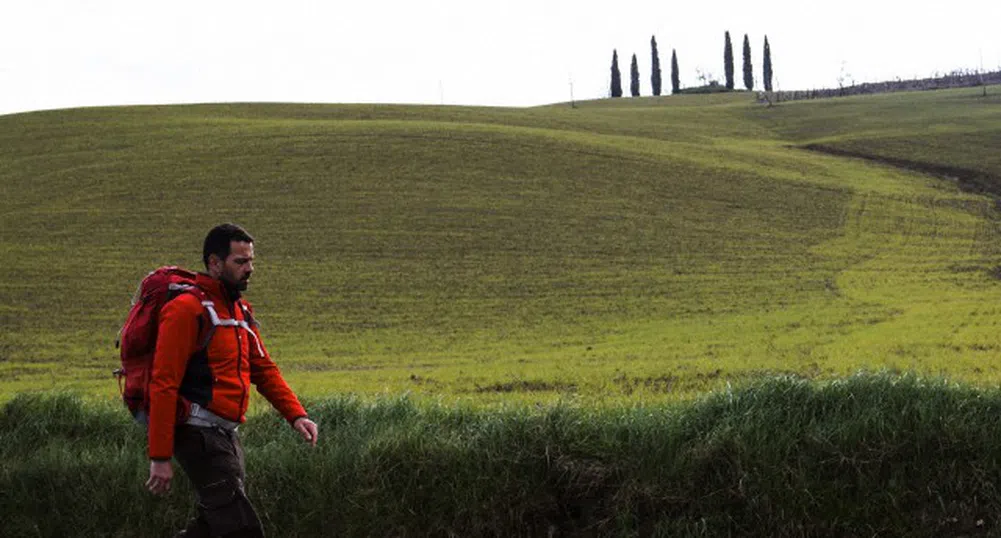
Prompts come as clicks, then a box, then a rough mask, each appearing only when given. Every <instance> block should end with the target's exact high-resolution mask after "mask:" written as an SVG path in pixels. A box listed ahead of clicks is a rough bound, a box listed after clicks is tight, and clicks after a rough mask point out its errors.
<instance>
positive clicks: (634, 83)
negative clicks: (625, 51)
mask: <svg viewBox="0 0 1001 538" xmlns="http://www.w3.org/2000/svg"><path fill="white" fill-rule="evenodd" d="M629 93H631V94H632V95H633V97H639V96H640V66H639V64H637V63H636V55H635V54H633V64H632V65H631V66H629Z"/></svg>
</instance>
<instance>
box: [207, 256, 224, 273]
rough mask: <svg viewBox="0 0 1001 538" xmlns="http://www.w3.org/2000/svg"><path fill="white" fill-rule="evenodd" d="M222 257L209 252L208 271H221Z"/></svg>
mask: <svg viewBox="0 0 1001 538" xmlns="http://www.w3.org/2000/svg"><path fill="white" fill-rule="evenodd" d="M223 265H224V264H223V262H222V258H220V257H219V256H217V255H215V254H209V273H215V272H216V271H221V270H222V268H223Z"/></svg>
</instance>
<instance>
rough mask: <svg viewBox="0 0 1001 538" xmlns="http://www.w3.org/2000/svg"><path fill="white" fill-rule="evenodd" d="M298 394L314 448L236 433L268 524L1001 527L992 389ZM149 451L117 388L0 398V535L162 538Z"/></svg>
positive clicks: (168, 528)
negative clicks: (315, 436)
mask: <svg viewBox="0 0 1001 538" xmlns="http://www.w3.org/2000/svg"><path fill="white" fill-rule="evenodd" d="M310 408H311V409H312V411H313V417H314V418H316V419H317V420H318V421H320V423H321V424H322V425H323V427H324V431H325V432H326V435H325V437H324V438H323V439H322V441H321V443H320V444H318V445H317V447H316V448H315V449H310V448H309V447H308V446H307V445H306V444H305V443H302V442H301V441H300V440H298V439H296V438H295V436H294V435H293V433H292V432H291V431H290V430H289V428H288V426H287V425H286V424H285V423H284V422H283V421H282V420H281V419H280V418H279V417H277V416H276V415H257V416H255V417H252V418H251V420H250V422H249V423H248V424H247V427H246V429H245V430H243V432H242V435H243V437H244V444H245V446H246V447H247V466H248V472H249V481H248V490H247V491H248V495H249V496H250V498H251V499H252V501H253V502H254V503H255V504H256V506H257V507H258V509H259V510H260V511H261V513H262V515H263V521H264V524H265V527H266V530H267V532H268V536H279V537H283V538H306V537H317V536H351V537H373V538H374V537H397V538H405V537H412V536H443V537H444V536H474V537H481V536H482V537H498V538H500V537H512V536H524V537H533V538H534V537H561V538H568V537H580V538H593V537H604V536H608V537H621V538H640V537H643V538H646V537H662V538H688V537H691V538H695V537H724V536H746V537H761V538H777V537H790V538H792V537H800V538H804V537H817V538H827V537H831V536H883V537H901V538H904V537H906V538H942V537H960V536H962V537H992V536H1001V522H999V518H998V513H999V509H1001V495H999V494H998V489H997V477H998V476H999V475H1001V462H999V460H998V458H997V457H996V455H997V453H998V451H999V450H1001V436H999V435H998V433H997V417H998V415H999V413H1001V394H999V392H998V390H997V389H996V388H995V389H991V390H984V389H981V390H972V389H970V388H969V387H959V386H955V385H953V384H950V383H945V382H942V381H941V380H928V379H919V378H916V377H914V376H903V377H897V376H888V375H875V376H872V375H853V376H850V377H847V378H843V379H838V380H835V381H830V382H807V381H804V380H802V379H794V378H792V377H777V378H769V379H766V380H760V381H755V382H751V383H749V384H747V385H745V386H742V387H740V388H738V389H734V390H732V391H720V392H716V393H713V394H711V395H708V396H705V397H700V398H699V399H697V400H695V401H692V402H685V403H684V404H681V403H677V402H676V403H661V404H650V405H646V406H642V407H640V406H635V405H623V406H615V405H613V406H567V405H553V406H542V407H540V408H536V407H535V406H510V407H501V408H495V409H490V410H483V409H474V408H471V407H469V406H462V405H442V404H440V403H436V402H429V401H426V400H425V401H421V402H417V401H415V400H414V399H410V398H400V397H392V398H389V397H387V398H377V399H373V400H372V401H363V400H362V399H361V398H352V397H343V396H334V397H330V398H325V399H323V400H322V401H311V402H310ZM144 445H145V436H144V435H143V430H142V429H141V428H140V427H138V426H136V425H135V424H130V423H129V420H128V419H127V418H126V416H125V414H124V413H122V412H121V409H120V408H119V406H118V405H117V404H113V403H111V402H93V401H91V402H84V401H82V400H81V399H79V398H71V397H67V396H66V395H60V396H46V397H36V396H34V395H27V394H21V395H19V396H17V397H15V398H14V399H12V400H10V401H9V402H7V403H6V404H4V405H2V406H0V513H2V514H3V516H4V517H3V527H2V531H3V534H4V536H18V537H22V536H23V537H52V538H56V537H59V538H64V537H74V538H75V537H81V538H83V537H88V538H89V537H95V536H103V537H109V538H112V537H114V538H117V537H121V538H134V537H138V536H141V537H148V538H159V537H163V538H167V537H168V536H173V533H174V531H175V530H176V529H177V528H178V526H180V525H181V524H182V522H183V521H184V520H185V519H186V518H187V517H188V516H189V515H190V514H191V513H192V512H193V506H192V497H191V491H190V485H189V484H188V482H187V481H186V480H185V479H184V478H183V476H179V477H178V480H177V483H176V486H175V488H174V491H173V492H172V494H171V495H169V496H166V497H164V498H157V497H153V496H151V495H148V494H146V493H145V492H144V491H143V488H142V484H143V481H144V479H145V476H146V472H147V469H148V465H147V464H146V460H145V457H144V451H143V448H144Z"/></svg>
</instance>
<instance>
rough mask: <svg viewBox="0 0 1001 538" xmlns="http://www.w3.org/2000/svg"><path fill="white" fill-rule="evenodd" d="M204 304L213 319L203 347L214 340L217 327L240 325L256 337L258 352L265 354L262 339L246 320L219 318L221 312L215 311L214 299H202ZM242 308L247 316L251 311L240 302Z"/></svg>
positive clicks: (251, 335)
mask: <svg viewBox="0 0 1001 538" xmlns="http://www.w3.org/2000/svg"><path fill="white" fill-rule="evenodd" d="M202 306H204V307H205V311H206V312H208V314H209V319H210V320H212V328H211V329H209V332H208V335H206V337H205V341H204V342H203V343H202V349H205V348H207V347H208V345H209V342H210V341H211V340H212V336H213V334H214V333H215V329H216V327H240V328H242V329H244V330H246V331H247V334H249V335H250V337H251V338H253V339H254V344H256V345H257V352H258V353H259V354H260V355H261V356H262V357H263V356H264V349H262V348H261V341H260V340H259V339H258V338H257V334H255V333H254V330H253V329H252V328H251V327H250V324H249V323H247V322H246V321H244V320H236V319H232V318H231V319H219V314H217V313H216V311H215V303H213V302H212V301H202ZM240 309H241V310H243V313H244V315H245V316H246V315H248V314H249V312H248V311H247V309H246V307H244V306H243V304H240ZM252 319H253V318H251V320H252Z"/></svg>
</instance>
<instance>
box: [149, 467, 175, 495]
mask: <svg viewBox="0 0 1001 538" xmlns="http://www.w3.org/2000/svg"><path fill="white" fill-rule="evenodd" d="M173 478H174V468H173V467H171V465H170V460H164V461H157V460H151V461H150V462H149V480H147V481H146V489H148V490H149V491H150V493H152V494H154V495H163V494H164V493H167V492H168V491H170V481H171V480H172V479H173Z"/></svg>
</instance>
